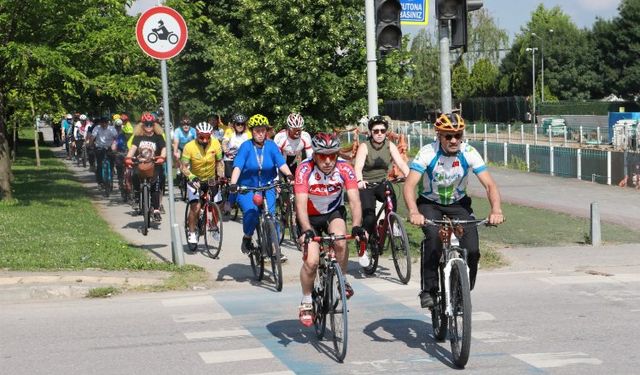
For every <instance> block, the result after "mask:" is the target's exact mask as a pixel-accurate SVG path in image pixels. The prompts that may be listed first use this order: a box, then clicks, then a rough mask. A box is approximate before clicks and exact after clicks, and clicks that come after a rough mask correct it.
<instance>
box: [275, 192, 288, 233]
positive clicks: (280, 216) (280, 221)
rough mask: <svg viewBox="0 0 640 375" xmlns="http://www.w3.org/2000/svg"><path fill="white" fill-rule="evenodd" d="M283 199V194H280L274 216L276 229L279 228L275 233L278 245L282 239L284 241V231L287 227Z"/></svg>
mask: <svg viewBox="0 0 640 375" xmlns="http://www.w3.org/2000/svg"><path fill="white" fill-rule="evenodd" d="M283 201H284V199H283V196H282V195H280V198H279V199H278V204H277V206H276V216H275V224H276V225H277V226H276V229H279V230H278V232H277V233H276V235H277V237H278V244H280V245H282V241H284V231H285V230H286V229H287V227H288V225H287V224H288V223H287V211H286V210H287V208H286V207H285V205H284V203H283Z"/></svg>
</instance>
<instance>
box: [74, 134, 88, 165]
mask: <svg viewBox="0 0 640 375" xmlns="http://www.w3.org/2000/svg"><path fill="white" fill-rule="evenodd" d="M75 142H76V155H75V156H76V163H77V165H78V167H79V166H80V165H82V167H83V168H86V167H87V147H86V145H85V144H84V138H82V137H80V138H77V139H76V141H75Z"/></svg>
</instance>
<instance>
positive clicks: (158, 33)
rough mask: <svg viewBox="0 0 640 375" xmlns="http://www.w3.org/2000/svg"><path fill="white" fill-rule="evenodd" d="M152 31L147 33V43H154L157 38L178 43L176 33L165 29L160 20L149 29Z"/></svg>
mask: <svg viewBox="0 0 640 375" xmlns="http://www.w3.org/2000/svg"><path fill="white" fill-rule="evenodd" d="M151 30H152V31H151V32H150V33H149V34H147V41H148V42H149V43H152V44H153V43H155V42H157V41H158V40H168V41H169V43H171V44H176V43H178V40H179V38H178V35H177V34H176V33H174V32H173V31H169V30H167V28H166V27H165V26H164V22H163V21H162V20H160V21H158V27H156V28H154V29H151Z"/></svg>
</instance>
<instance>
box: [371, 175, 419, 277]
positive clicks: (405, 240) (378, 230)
mask: <svg viewBox="0 0 640 375" xmlns="http://www.w3.org/2000/svg"><path fill="white" fill-rule="evenodd" d="M401 181H404V179H395V180H392V181H389V180H386V179H385V180H382V181H379V182H373V183H369V184H367V187H368V188H375V187H376V186H378V185H380V184H384V186H385V187H384V195H385V203H384V204H383V206H382V207H380V209H379V210H378V212H377V214H376V222H377V224H376V227H375V230H374V231H373V233H371V234H370V236H369V243H368V245H367V252H368V254H367V255H368V256H369V259H370V261H369V265H368V266H366V267H363V270H364V273H365V274H367V275H372V274H373V273H374V272H376V269H377V268H378V258H379V257H380V255H381V254H382V253H383V250H384V248H385V242H386V241H387V237H388V238H389V242H388V245H389V247H391V255H392V257H393V264H394V267H395V269H396V272H397V273H398V278H399V279H400V281H401V282H402V283H403V284H407V283H409V280H410V279H411V253H410V252H409V237H408V236H407V230H406V229H405V227H404V224H403V223H402V219H401V218H400V216H398V214H397V213H395V212H394V211H393V209H394V207H393V201H392V200H391V194H392V189H393V187H392V185H391V183H393V182H401ZM383 212H384V216H383V218H380V216H381V215H382V214H383Z"/></svg>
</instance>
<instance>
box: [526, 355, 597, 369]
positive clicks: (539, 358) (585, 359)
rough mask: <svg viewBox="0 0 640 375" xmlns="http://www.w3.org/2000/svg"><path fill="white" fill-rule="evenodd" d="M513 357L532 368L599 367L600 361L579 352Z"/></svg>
mask: <svg viewBox="0 0 640 375" xmlns="http://www.w3.org/2000/svg"><path fill="white" fill-rule="evenodd" d="M513 356H514V357H516V358H518V359H519V360H521V361H523V362H526V363H528V364H530V365H531V366H533V367H538V368H547V367H562V366H567V365H575V364H585V365H601V364H602V361H601V360H599V359H597V358H590V357H589V355H588V354H585V353H580V352H560V353H527V354H514V355H513Z"/></svg>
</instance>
